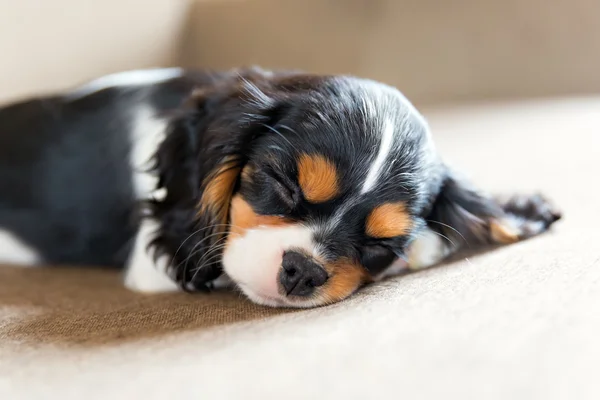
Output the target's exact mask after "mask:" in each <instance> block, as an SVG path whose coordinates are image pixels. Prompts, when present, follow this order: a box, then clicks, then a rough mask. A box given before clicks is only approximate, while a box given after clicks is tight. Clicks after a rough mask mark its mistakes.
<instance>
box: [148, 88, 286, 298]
mask: <svg viewBox="0 0 600 400" xmlns="http://www.w3.org/2000/svg"><path fill="white" fill-rule="evenodd" d="M248 85H251V87H250V90H252V91H253V93H250V92H249V87H248ZM256 96H261V97H260V98H258V99H257V98H256ZM270 100H271V99H270V98H269V97H268V96H267V95H265V94H264V93H262V92H260V90H259V89H258V88H257V87H256V86H254V85H253V84H250V83H249V82H247V81H245V80H244V79H241V88H240V87H239V86H235V85H234V86H232V87H225V88H223V87H216V88H209V89H204V90H200V91H197V92H195V93H194V94H193V95H192V97H191V100H190V101H189V102H188V104H187V105H186V106H185V107H183V108H182V110H180V111H179V112H178V115H176V116H174V118H173V119H172V121H171V123H170V125H169V127H168V130H167V135H166V138H165V140H164V141H163V143H162V144H161V145H160V147H159V149H158V151H157V153H156V155H155V171H156V173H157V175H158V177H159V184H158V189H166V196H165V197H164V198H163V199H154V200H152V201H151V202H150V206H151V211H152V213H153V217H154V218H156V219H157V220H159V221H160V225H161V228H160V230H159V232H157V235H156V237H155V239H154V241H153V242H152V246H153V247H154V249H155V255H156V256H160V255H165V256H167V257H171V258H172V260H173V261H172V263H171V266H170V268H171V269H170V271H169V272H170V274H171V276H172V277H173V279H175V281H176V282H177V283H179V285H180V286H181V287H182V288H183V289H186V290H194V289H199V290H203V289H208V285H207V283H208V282H210V281H211V280H214V279H216V278H217V277H218V276H219V275H220V274H221V265H220V255H221V253H222V249H223V245H224V244H225V241H226V235H227V224H228V222H229V221H228V217H229V216H228V214H229V202H230V200H231V197H232V195H233V193H234V192H235V190H236V189H237V185H238V183H239V182H238V180H239V174H240V172H241V169H242V167H243V165H244V164H245V163H246V161H247V160H246V158H245V155H246V154H248V153H249V149H250V146H251V145H252V143H253V141H254V140H255V139H256V138H257V137H259V136H260V135H262V134H264V133H265V131H267V132H268V130H267V128H265V127H264V125H270V124H271V123H274V122H273V119H274V118H277V117H278V116H279V115H280V113H281V107H279V106H278V105H277V104H275V102H274V101H273V102H270ZM267 103H269V104H267Z"/></svg>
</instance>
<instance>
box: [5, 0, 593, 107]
mask: <svg viewBox="0 0 600 400" xmlns="http://www.w3.org/2000/svg"><path fill="white" fill-rule="evenodd" d="M191 3H194V4H193V6H192V7H191V9H189V5H190V4H191ZM598 21H600V1H598V0H502V1H500V0H493V1H492V0H452V1H450V0H302V1H299V0H245V1H244V0H212V1H209V0H201V1H195V2H194V1H193V0H0V32H1V33H2V34H1V35H0V57H1V62H0V88H2V90H1V91H0V102H2V101H7V100H8V99H13V98H16V97H21V96H25V95H30V94H34V93H40V92H46V91H51V90H55V89H61V88H64V87H68V86H71V85H74V84H76V83H79V82H81V81H82V80H85V79H88V78H92V77H95V76H98V75H101V74H105V73H109V72H115V71H119V70H124V69H131V68H143V67H154V66H168V65H174V64H178V63H181V64H184V65H188V66H202V67H217V68H226V67H232V66H239V65H243V64H253V63H255V64H261V65H263V66H266V67H284V68H300V69H305V70H308V71H314V72H324V73H352V74H357V75H361V76H365V77H371V78H375V79H379V80H383V81H385V82H388V83H391V84H393V85H396V86H398V87H399V88H400V89H401V90H403V91H404V92H405V93H406V94H407V95H408V96H409V97H410V98H412V99H413V100H414V101H416V102H417V103H431V102H438V101H450V100H474V99H481V98H496V97H514V96H543V95H558V94H570V93H598V92H600V72H598V71H600V23H599V22H598Z"/></svg>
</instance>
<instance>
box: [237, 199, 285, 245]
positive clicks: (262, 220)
mask: <svg viewBox="0 0 600 400" xmlns="http://www.w3.org/2000/svg"><path fill="white" fill-rule="evenodd" d="M230 219H231V228H230V232H231V233H233V234H238V235H243V234H244V233H245V232H246V230H248V229H252V228H256V227H257V226H286V225H290V222H289V221H287V220H286V219H285V218H281V217H275V216H272V215H259V214H257V213H255V212H254V210H253V209H252V207H251V206H250V204H248V202H247V201H246V200H244V198H243V197H242V196H241V195H239V194H237V195H235V196H234V197H233V199H232V200H231V213H230Z"/></svg>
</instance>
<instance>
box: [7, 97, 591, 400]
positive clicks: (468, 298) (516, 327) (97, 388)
mask: <svg viewBox="0 0 600 400" xmlns="http://www.w3.org/2000/svg"><path fill="white" fill-rule="evenodd" d="M599 109H600V99H598V98H596V99H593V98H592V99H579V100H578V99H571V100H557V101H555V102H550V101H548V102H532V103H525V104H521V103H518V104H507V105H496V106H488V107H483V106H481V107H473V108H464V109H451V110H437V111H431V112H427V113H426V114H427V115H428V116H429V117H430V118H431V122H432V126H433V128H434V131H435V132H436V136H437V138H438V144H439V147H440V149H441V151H442V152H443V153H444V154H445V155H446V157H447V159H448V160H450V161H453V162H454V163H455V164H458V165H459V166H461V167H463V168H465V169H466V170H467V171H468V172H470V173H471V175H472V176H473V177H474V178H475V180H476V181H477V182H479V183H480V184H482V185H483V186H484V187H485V188H487V189H490V190H494V191H498V192H513V191H532V190H541V191H543V192H544V193H546V194H548V195H549V196H551V197H552V198H553V199H554V200H555V201H556V203H557V204H558V205H559V206H560V207H561V208H562V209H563V210H564V215H565V218H564V220H563V221H561V222H560V223H558V224H557V225H556V228H555V229H554V231H553V232H551V233H549V234H547V235H544V236H542V237H539V238H536V239H532V240H530V241H527V242H524V243H520V244H516V245H513V246H509V247H506V248H503V249H499V250H496V251H493V252H489V253H486V254H482V255H478V256H472V257H469V258H468V259H462V260H461V261H458V262H455V263H452V264H450V265H446V266H443V267H439V268H434V269H431V270H428V271H424V272H420V273H415V274H413V275H409V276H405V277H402V278H396V279H392V280H389V281H387V282H384V283H381V284H378V285H374V286H371V287H369V288H366V289H365V290H363V291H362V292H360V293H359V294H357V295H356V296H354V297H352V298H351V299H349V300H348V301H345V302H342V303H339V304H336V305H333V306H330V307H323V308H319V309H313V310H306V311H284V310H273V309H267V308H261V307H258V306H254V305H252V304H250V303H249V302H247V301H246V300H244V299H242V298H241V297H240V296H239V295H237V294H216V295H208V296H207V295H196V296H192V295H185V294H175V295H161V296H155V297H145V296H141V295H134V294H131V293H127V292H125V291H124V290H123V289H122V287H121V285H120V282H119V279H118V276H117V274H115V273H113V272H107V271H82V270H50V269H47V270H39V269H38V270H36V269H20V270H17V269H13V268H2V269H0V398H2V399H41V398H44V399H45V398H54V397H56V398H60V399H62V400H67V399H76V400H80V399H81V398H86V399H107V398H110V399H114V400H116V399H135V398H143V399H161V400H162V399H164V398H177V399H188V398H189V399H231V398H240V399H269V398H286V399H307V398H323V399H365V398H373V399H375V398H377V399H379V398H393V399H400V398H411V399H412V398H426V399H440V398H468V399H471V398H472V399H534V398H535V399H544V400H548V399H563V398H574V399H575V398H576V399H597V398H598V396H599V395H600V380H598V377H597V367H598V362H599V361H600V344H599V342H598V337H597V336H598V332H600V312H599V308H598V304H600V256H599V254H600V253H599V251H598V243H597V239H598V233H597V229H598V223H599V222H600V221H599V220H598V216H597V207H598V204H599V202H600V192H599V189H598V187H597V185H596V184H595V182H596V180H597V177H596V175H597V173H598V160H599V159H600V135H599V134H598V132H599V131H600V113H598V110H599Z"/></svg>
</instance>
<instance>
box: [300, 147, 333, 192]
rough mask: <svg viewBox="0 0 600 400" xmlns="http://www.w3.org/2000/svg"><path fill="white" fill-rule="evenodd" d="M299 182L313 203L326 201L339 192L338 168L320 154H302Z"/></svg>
mask: <svg viewBox="0 0 600 400" xmlns="http://www.w3.org/2000/svg"><path fill="white" fill-rule="evenodd" d="M298 183H299V184H300V188H301V189H302V193H304V197H305V198H306V200H308V201H310V202H311V203H324V202H326V201H328V200H331V199H333V198H334V197H335V196H337V195H338V194H339V185H338V172H337V168H336V167H335V165H334V164H333V163H332V162H331V161H329V160H327V159H326V158H325V157H324V156H322V155H320V154H311V155H309V154H302V155H301V156H300V159H299V160H298Z"/></svg>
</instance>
